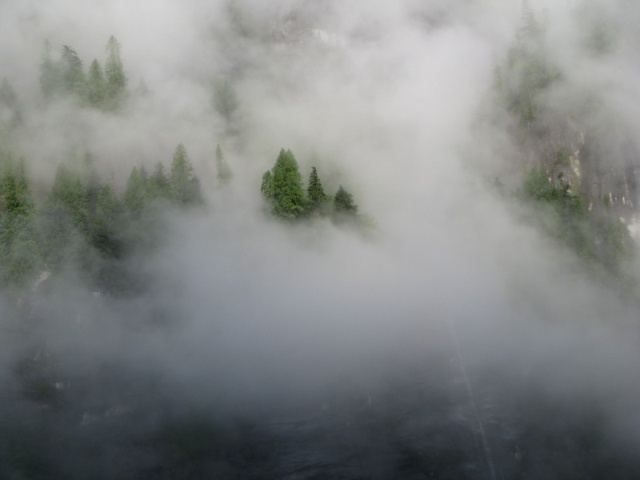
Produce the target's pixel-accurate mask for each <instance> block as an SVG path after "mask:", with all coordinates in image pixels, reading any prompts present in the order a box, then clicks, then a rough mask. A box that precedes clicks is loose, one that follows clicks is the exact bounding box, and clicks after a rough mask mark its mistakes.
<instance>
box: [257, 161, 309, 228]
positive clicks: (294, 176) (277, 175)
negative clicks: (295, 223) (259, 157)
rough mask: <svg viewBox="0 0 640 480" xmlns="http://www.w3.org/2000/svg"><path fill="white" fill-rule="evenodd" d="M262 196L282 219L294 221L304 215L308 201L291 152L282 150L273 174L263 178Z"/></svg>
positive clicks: (296, 163) (269, 173)
mask: <svg viewBox="0 0 640 480" xmlns="http://www.w3.org/2000/svg"><path fill="white" fill-rule="evenodd" d="M262 194H263V195H264V196H265V198H267V199H268V200H269V201H270V203H271V209H272V212H273V214H274V215H276V216H278V217H280V218H284V219H287V220H293V219H295V218H297V217H299V216H300V215H302V214H303V213H304V211H305V207H306V204H307V199H306V197H305V195H304V190H303V188H302V180H301V177H300V171H299V170H298V162H297V161H296V158H295V157H294V155H293V153H292V152H291V150H286V151H285V150H284V149H282V150H280V154H279V155H278V158H277V160H276V164H275V165H274V167H273V168H272V169H271V172H266V173H265V174H264V176H263V177H262Z"/></svg>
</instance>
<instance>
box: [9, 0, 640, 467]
mask: <svg viewBox="0 0 640 480" xmlns="http://www.w3.org/2000/svg"><path fill="white" fill-rule="evenodd" d="M498 3H499V2H490V1H488V0H484V1H482V0H458V1H455V2H445V1H439V0H428V1H417V0H405V1H400V2H388V4H385V3H384V2H333V1H321V2H310V1H303V0H278V1H273V2H267V3H265V2H258V1H250V0H237V1H222V0H219V1H209V2H204V1H193V2H175V1H170V0H162V1H154V2H151V1H138V2H124V1H120V0H115V1H111V2H100V1H97V0H95V1H91V2H78V1H73V0H51V1H48V2H46V3H42V2H36V1H17V0H15V1H12V0H5V1H3V2H1V3H0V30H1V31H3V32H4V33H5V42H4V45H3V47H0V78H1V77H4V78H6V79H7V80H8V81H9V82H10V83H11V85H12V86H13V88H14V90H15V92H16V95H17V98H18V100H19V102H20V108H21V111H22V120H21V124H20V125H19V127H17V128H15V129H14V130H12V131H11V134H10V135H9V136H8V137H7V138H8V139H7V140H6V143H7V145H5V147H6V148H9V149H11V150H12V151H13V152H14V154H15V155H16V156H19V157H23V158H24V159H25V165H26V172H27V177H28V179H29V181H30V184H31V185H32V190H33V193H34V197H35V198H36V199H37V200H38V201H43V200H44V199H45V197H46V195H47V192H48V191H49V188H50V186H51V184H52V182H53V178H54V176H55V172H56V169H57V168H58V165H59V164H60V163H61V162H63V161H65V160H66V159H68V158H70V157H79V156H81V155H83V154H84V152H90V154H91V157H92V161H93V163H94V165H95V169H96V171H97V172H98V173H99V175H100V177H101V178H103V179H104V180H105V181H108V182H110V183H112V184H113V186H114V190H115V191H116V192H117V193H118V194H122V193H123V192H124V191H125V188H126V184H127V179H128V178H129V173H130V172H131V169H132V168H133V167H140V166H143V167H144V168H145V169H147V171H153V168H154V165H155V164H156V163H157V162H158V161H162V162H166V161H169V160H170V159H171V155H172V152H173V150H174V148H175V146H176V145H177V144H180V143H181V144H184V146H185V147H186V149H187V150H188V152H189V157H190V158H191V160H192V162H193V166H194V169H195V172H196V174H197V175H198V177H199V179H200V182H201V185H202V191H203V196H204V198H205V203H204V205H203V206H201V207H198V208H194V209H191V210H188V211H183V210H180V209H177V208H172V207H169V208H166V209H165V210H164V211H163V212H162V219H163V220H162V222H163V223H162V225H163V228H162V230H161V232H162V235H161V236H160V237H159V238H157V239H156V240H157V244H158V246H157V248H155V249H153V250H151V251H149V252H143V251H140V252H138V253H137V254H136V255H135V257H134V258H131V259H130V263H129V264H128V265H127V267H126V268H127V269H128V270H130V271H132V272H135V273H136V274H138V275H140V276H141V278H143V279H144V285H143V288H141V290H140V292H132V293H131V294H128V295H112V294H109V293H108V292H102V291H96V290H95V289H94V288H92V287H90V286H88V285H87V284H86V283H85V282H83V280H82V278H81V275H80V274H79V273H78V272H75V271H74V270H73V269H67V270H65V271H64V272H63V273H61V274H59V275H54V276H52V277H51V279H48V280H45V282H46V288H41V289H39V288H38V287H37V286H35V283H34V284H32V285H29V286H27V287H25V288H24V292H22V293H15V292H10V291H9V289H5V288H0V390H1V391H2V392H3V393H2V394H0V395H1V396H0V431H4V432H6V433H0V477H1V478H11V479H13V478H16V479H17V478H116V477H117V478H232V477H235V478H426V476H427V474H428V473H429V472H432V473H431V474H435V475H436V476H438V477H437V478H489V479H494V478H515V476H516V475H520V476H521V478H566V477H563V475H568V474H569V473H572V472H573V473H575V472H579V474H580V475H582V478H602V475H603V472H608V470H607V469H608V468H609V467H610V468H612V469H614V468H619V469H620V472H622V473H620V475H622V476H620V477H619V478H631V476H627V477H625V476H624V475H626V474H628V475H631V474H629V473H628V472H632V471H636V472H637V468H639V467H638V463H637V460H638V459H637V454H635V453H634V452H635V450H636V447H637V445H638V442H640V436H639V434H640V431H639V430H638V419H639V418H640V417H639V416H638V410H637V405H636V400H635V399H636V398H637V394H638V391H639V388H640V383H639V382H638V379H637V375H635V372H636V370H637V366H638V362H639V361H640V350H639V349H638V347H637V345H638V323H637V322H638V302H637V300H635V299H634V297H633V296H631V298H629V296H626V297H625V295H624V294H621V293H620V291H619V290H617V289H616V288H615V287H614V286H612V285H610V284H606V283H604V282H602V281H599V280H598V279H597V278H594V276H593V275H589V274H588V273H586V272H585V269H583V267H582V266H581V263H580V259H579V258H578V256H576V255H575V254H573V253H572V252H570V251H569V250H568V249H567V248H566V247H564V246H562V245H560V244H558V242H555V241H553V240H552V239H550V238H549V236H548V235H546V234H545V232H544V231H542V230H541V228H540V226H539V224H537V223H536V222H532V221H530V219H531V218H532V217H531V214H530V212H529V210H528V209H527V208H526V207H525V206H523V205H521V204H520V203H518V201H517V200H516V197H515V195H509V194H508V195H505V194H503V193H501V192H500V191H499V190H497V189H496V188H495V181H494V180H496V179H497V180H499V181H500V184H502V185H506V187H507V188H510V189H512V190H513V191H516V190H517V189H518V185H520V184H521V182H522V178H523V175H524V174H523V172H524V169H523V160H522V159H523V158H525V161H524V163H525V164H526V158H527V155H528V153H527V150H526V149H527V146H526V145H525V142H521V141H520V139H519V138H518V136H517V135H514V134H513V129H512V126H513V120H510V119H508V118H507V116H506V115H505V114H504V112H500V111H499V109H498V108H496V106H495V101H494V100H493V97H492V95H493V93H492V89H493V88H494V83H495V78H496V67H497V66H498V65H500V64H501V62H503V61H504V59H505V58H506V57H507V55H508V54H509V49H510V48H511V46H512V44H513V41H514V39H515V38H517V36H518V34H519V33H518V32H519V31H520V29H521V23H522V17H523V6H522V5H520V4H519V2H515V3H514V4H513V5H504V4H500V5H499V4H498ZM527 8H531V9H532V11H534V12H535V13H536V15H537V16H538V18H539V19H540V20H539V21H540V22H541V23H542V24H543V25H544V26H545V28H546V29H547V36H546V45H545V48H546V49H545V55H546V56H547V58H549V59H551V60H552V61H553V62H555V64H556V65H560V66H561V68H562V80H561V81H559V82H558V83H557V84H555V86H554V87H553V88H552V89H551V90H550V92H549V93H548V94H547V95H546V96H545V97H544V98H543V99H542V100H541V103H543V104H544V105H547V106H552V107H553V108H554V109H555V110H552V112H553V114H549V121H548V124H549V125H559V124H562V122H565V121H566V119H567V118H568V119H569V120H570V121H571V120H572V119H579V120H580V121H584V125H587V126H588V128H589V132H591V131H593V132H596V133H594V134H593V138H598V139H601V142H600V143H599V144H598V145H602V147H601V148H602V149H603V150H605V151H606V154H604V157H606V159H605V160H604V162H605V167H604V168H611V169H616V168H621V166H622V165H626V164H625V163H624V162H625V161H627V157H628V155H627V152H628V151H636V150H634V149H636V148H637V147H638V145H637V144H636V143H637V140H635V139H633V140H630V141H629V142H630V143H625V144H624V145H625V147H624V148H622V147H620V148H619V149H616V148H618V147H617V146H616V145H618V144H617V143H616V145H614V146H613V147H611V148H609V144H607V142H615V141H617V140H616V139H618V138H619V137H614V136H612V134H610V130H615V132H617V133H616V134H619V136H623V135H624V132H634V131H635V130H636V129H637V127H638V126H639V122H640V116H639V115H638V109H637V108H636V106H635V105H636V104H637V100H638V95H639V94H640V92H639V91H638V85H640V82H638V79H639V78H638V77H639V76H640V62H639V61H638V60H639V57H638V49H637V40H638V38H637V32H636V25H637V22H635V21H634V19H637V18H638V16H639V15H640V10H639V9H638V8H637V7H636V6H635V5H633V4H631V3H630V2H626V1H622V0H620V1H616V2H604V1H584V2H551V1H542V0H540V1H537V0H531V1H530V2H528V7H527ZM601 23H602V24H605V25H614V26H615V27H614V28H613V29H612V30H613V32H614V33H613V34H612V35H613V37H612V38H611V39H607V42H606V45H607V51H606V52H605V53H602V54H594V53H593V50H590V44H589V39H590V38H592V37H589V36H588V32H590V31H592V30H590V29H592V28H593V29H595V30H594V31H597V28H596V27H598V26H599V25H601ZM594 25H595V26H594ZM609 31H610V30H608V29H607V32H609ZM110 35H114V36H115V37H116V38H117V39H118V41H119V42H120V45H121V55H122V62H123V64H124V68H125V70H126V74H127V77H128V87H127V88H128V91H129V96H128V98H127V99H126V102H125V103H124V105H123V107H122V108H121V109H120V110H119V111H117V112H105V111H100V110H94V109H90V108H87V107H83V106H82V105H80V104H79V103H78V102H77V101H75V100H74V99H73V98H68V97H65V98H60V99H55V100H54V101H52V102H49V103H46V102H44V100H43V98H42V94H41V92H40V85H39V81H38V78H39V75H40V72H39V70H38V69H39V65H40V63H41V61H42V51H43V43H44V42H45V40H48V41H49V42H51V45H52V47H53V52H54V54H56V52H57V51H59V50H60V48H61V47H62V46H63V45H69V46H71V47H72V48H74V49H75V50H76V51H77V53H78V56H79V57H80V58H81V59H82V60H83V64H84V67H85V69H86V68H87V67H88V66H89V64H90V63H91V61H92V59H94V58H96V59H99V60H100V61H101V62H102V61H103V59H104V58H105V44H106V41H107V39H108V38H109V36H110ZM585 38H586V40H585ZM598 45H600V44H598ZM225 89H227V90H225ZM228 89H231V90H228ZM225 92H226V93H225ZM230 92H231V93H230ZM224 95H228V96H229V97H230V98H231V100H229V98H226V97H224ZM223 97H224V98H223ZM591 98H597V99H598V102H600V103H598V108H595V109H594V108H587V107H585V105H586V104H587V100H588V99H591ZM226 101H230V102H232V103H231V104H232V106H233V108H230V109H227V110H225V108H226V107H225V105H227V106H228V104H226V103H224V102H226ZM221 102H222V103H221ZM612 126H613V127H612ZM585 128H586V127H585ZM619 132H623V133H619ZM576 135H577V134H576ZM631 136H632V135H631ZM3 141H5V140H3ZM217 145H220V146H221V148H222V149H223V151H224V153H225V158H226V161H227V162H228V163H229V165H230V167H231V168H232V170H233V174H234V175H233V179H232V181H230V182H229V183H228V184H224V185H223V184H221V183H220V181H219V180H218V179H217V178H216V169H215V155H216V153H215V152H216V146H217ZM523 145H524V146H523ZM3 148H4V147H3ZM281 148H285V149H291V150H292V151H293V152H294V153H295V155H296V158H297V160H298V163H299V165H300V171H301V174H302V177H303V181H304V179H306V177H307V175H308V172H309V171H310V170H311V167H312V166H315V167H317V169H318V173H319V174H320V176H321V177H322V179H323V183H324V186H325V189H326V190H327V192H331V193H332V194H333V192H335V191H336V190H337V189H338V187H339V186H340V185H342V186H344V187H345V188H347V189H348V190H349V192H351V193H352V194H353V197H354V199H355V201H356V203H357V204H358V206H359V211H360V212H362V214H363V215H365V216H366V218H367V219H368V221H369V224H370V226H369V227H367V229H365V230H364V231H362V230H360V229H358V228H351V227H349V226H348V225H340V224H334V223H333V222H331V221H330V220H328V219H317V220H315V221H308V222H301V223H299V224H288V223H283V222H281V221H278V220H277V219H275V218H273V217H272V216H270V215H269V214H268V213H266V210H265V204H264V199H263V198H262V196H261V194H260V180H261V177H262V174H263V173H264V172H265V171H266V170H268V169H270V168H271V167H272V166H273V163H274V161H275V159H276V157H277V155H278V151H279V150H280V149H281ZM534 150H535V149H533V150H531V151H534ZM523 152H524V153H523ZM635 162H636V163H635V165H637V162H638V158H637V157H635ZM627 201H628V202H629V204H630V205H631V207H630V208H632V209H633V214H635V201H636V199H625V202H627ZM625 205H626V203H625ZM632 217H634V215H632ZM634 218H635V217H634ZM634 218H631V217H630V218H629V219H628V220H626V221H627V222H628V223H629V224H630V225H631V226H633V220H634ZM625 269H626V272H627V275H628V278H630V279H632V280H637V278H638V266H637V265H636V263H635V260H630V261H629V262H628V263H627V264H626V265H625ZM635 298H637V297H635ZM25 312H27V313H25ZM43 358H45V359H46V360H42V359H43ZM38 362H44V364H45V366H44V367H42V372H41V373H40V376H39V377H38V378H37V379H35V380H33V381H31V380H29V379H27V380H24V379H23V380H21V379H20V372H24V371H25V370H26V371H29V368H28V367H25V365H34V364H40V363H38ZM28 375H29V374H26V376H28ZM41 378H42V379H44V380H42V382H44V383H45V384H46V385H45V386H43V387H42V388H45V389H46V388H48V389H53V390H55V391H54V393H52V394H51V396H52V397H53V398H54V400H53V401H51V402H49V403H47V402H44V403H45V405H42V402H40V401H39V400H38V399H37V394H33V392H32V390H33V389H34V388H37V387H34V386H33V385H36V384H37V383H38V382H40V381H41ZM30 382H31V383H30ZM25 383H26V384H27V385H28V387H25V386H24V384H25ZM52 386H53V387H52ZM30 389H31V390H30ZM25 392H26V393H25ZM48 398H49V397H48ZM296 419H298V420H296ZM296 421H299V422H302V423H304V422H305V421H306V422H308V423H309V425H310V426H309V429H310V430H309V431H312V432H315V431H318V432H319V433H318V435H317V437H316V436H313V435H312V434H309V433H304V432H303V431H301V430H303V428H302V427H299V426H296V427H292V426H291V425H294V424H295V425H298V424H296V423H295V422H296ZM181 422H182V423H181ZM287 422H292V423H287ZM167 424H169V425H171V427H166V425H167ZM176 425H179V426H178V427H176ZM182 425H186V426H184V427H183V426H182ZM202 425H205V426H206V428H209V427H208V426H209V425H215V428H214V427H211V428H213V431H215V432H221V433H211V434H210V435H212V437H214V440H211V439H210V438H209V437H207V436H206V435H205V437H202V428H205V427H202ZM533 425H541V426H540V427H539V430H540V431H539V432H538V431H536V430H535V428H534V427H532V426H533ZM547 425H548V427H547ZM200 427H201V428H200ZM170 428H173V430H171V431H172V432H174V434H175V431H179V432H182V431H183V430H180V429H184V435H185V437H186V438H192V437H193V438H196V439H200V441H202V442H204V443H205V444H206V445H208V447H203V448H205V449H204V450H202V451H204V452H206V453H202V455H201V456H198V455H200V452H201V450H200V447H193V448H191V447H184V449H183V450H180V448H178V447H175V446H171V447H166V444H167V443H169V444H171V442H172V441H174V442H176V443H178V441H177V440H166V438H165V437H163V436H162V435H164V433H163V434H159V433H157V432H166V431H167V429H170ZM190 428H193V432H191V431H190V430H189V429H190ZM198 428H200V430H198ZM217 428H219V430H215V429H217ZM176 429H177V430H176ZM298 429H301V430H298ZM314 429H315V430H314ZM592 431H595V432H596V433H594V434H593V438H596V437H597V440H592V437H590V436H589V435H591V432H592ZM194 432H195V433H194ZM207 432H208V430H207ZM540 432H542V433H540ZM585 432H586V433H585ZM175 435H178V436H179V434H175ZM198 435H201V436H200V437H199V436H198ZM207 435H208V434H207ZM544 435H548V437H545V436H544ZM149 438H152V439H153V440H149ZM159 438H161V439H164V440H158V439H159ZM171 438H174V437H171ZM203 438H204V439H203ZM310 438H311V439H310ZM585 438H586V440H585ZM314 439H315V440H314ZM331 439H333V441H332V440H331ZM540 439H542V440H540ZM545 439H547V440H545ZM163 441H164V442H165V443H162V442H163ZM194 441H198V440H194ZM581 441H583V442H585V443H586V444H588V446H587V447H584V448H583V449H581V448H582V445H583V444H581V443H580V442H581ZM207 442H209V443H207ZM305 442H307V443H305ZM553 442H557V444H556V443H553ZM563 442H564V443H563ZM589 442H592V443H589ZM187 443H188V441H187ZM548 444H551V446H549V445H548ZM16 445H17V446H16ZM158 445H160V446H158ZM171 445H173V444H171ZM273 445H276V447H273ZM593 445H596V446H595V447H594V446H593ZM172 448H173V450H172ZM207 448H209V450H207ZM554 448H555V449H556V450H555V451H554ZM589 448H592V449H596V448H599V449H600V450H598V452H600V453H601V452H605V453H602V457H603V458H604V459H603V460H602V464H599V463H597V462H596V461H595V460H592V461H591V463H590V462H589V461H586V460H585V459H584V458H583V456H582V455H585V456H586V457H588V454H586V453H585V451H588V450H589ZM176 449H177V450H178V453H175V452H176ZM314 449H317V450H318V451H320V452H322V453H319V454H318V455H319V457H314V455H313V454H312V453H309V451H313V450H314ZM341 449H342V450H341ZM74 451H78V452H80V453H79V454H77V455H76V454H74V453H73V452H74ZM185 451H186V452H187V453H184V452H185ZM399 451H401V452H404V453H402V454H401V453H398V452H399ZM25 452H26V453H25ZM35 452H38V453H35ZM189 452H190V453H189ZM194 452H196V453H194ZM247 452H249V453H247ZM283 452H284V453H283ZM292 452H297V453H292ZM354 452H355V453H354ZM363 452H364V453H363ZM406 452H410V453H406ZM443 452H445V453H443ZM446 452H454V453H451V454H450V455H451V456H447V455H448V453H446ZM554 452H556V453H557V456H554V455H555V454H556V453H554ZM567 452H573V453H574V454H575V457H572V456H571V455H572V454H571V453H567ZM575 452H578V453H575ZM180 455H183V457H181V456H180ZM190 455H191V456H190ZM207 455H209V457H207ZM296 455H297V456H296ZM403 455H405V456H403ZM412 455H413V456H412ZM562 456H564V457H565V459H564V460H565V461H566V464H563V463H562V461H561V460H559V459H558V457H562ZM405 457H406V458H405ZM409 457H410V460H407V458H409ZM418 457H419V458H420V459H418ZM203 458H204V459H203ZM313 458H318V460H317V464H314V460H313ZM354 458H355V460H354ZM523 459H524V460H523ZM412 462H413V463H412ZM2 464H4V465H2ZM25 465H26V466H25ZM596 467H597V468H596ZM412 469H413V470H412ZM633 469H636V470H633ZM260 472H262V473H260ZM296 475H298V476H296ZM314 475H316V476H314ZM420 475H423V476H420ZM611 478H618V477H611Z"/></svg>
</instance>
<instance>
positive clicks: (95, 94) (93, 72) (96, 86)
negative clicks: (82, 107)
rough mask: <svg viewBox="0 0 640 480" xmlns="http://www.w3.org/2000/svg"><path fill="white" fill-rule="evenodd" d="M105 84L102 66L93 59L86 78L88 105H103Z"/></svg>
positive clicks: (99, 106)
mask: <svg viewBox="0 0 640 480" xmlns="http://www.w3.org/2000/svg"><path fill="white" fill-rule="evenodd" d="M105 94H106V86H105V80H104V74H103V73H102V67H101V66H100V63H98V60H95V59H94V60H93V62H91V66H90V67H89V77H88V79H87V100H88V101H89V105H91V106H92V107H96V108H102V107H103V106H104V101H105Z"/></svg>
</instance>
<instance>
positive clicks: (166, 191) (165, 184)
mask: <svg viewBox="0 0 640 480" xmlns="http://www.w3.org/2000/svg"><path fill="white" fill-rule="evenodd" d="M150 183H151V193H152V197H153V198H170V197H171V185H170V184H169V179H168V178H167V175H166V174H165V173H164V165H163V164H162V162H158V163H157V164H156V167H155V170H154V172H153V175H151V178H150Z"/></svg>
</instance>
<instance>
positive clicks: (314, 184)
mask: <svg viewBox="0 0 640 480" xmlns="http://www.w3.org/2000/svg"><path fill="white" fill-rule="evenodd" d="M328 200H329V197H328V196H327V194H326V193H324V189H323V188H322V183H320V178H319V177H318V171H317V170H316V167H311V174H310V175H309V185H308V186H307V212H308V213H318V212H320V213H321V212H322V210H323V208H324V206H325V205H326V204H327V202H328Z"/></svg>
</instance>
